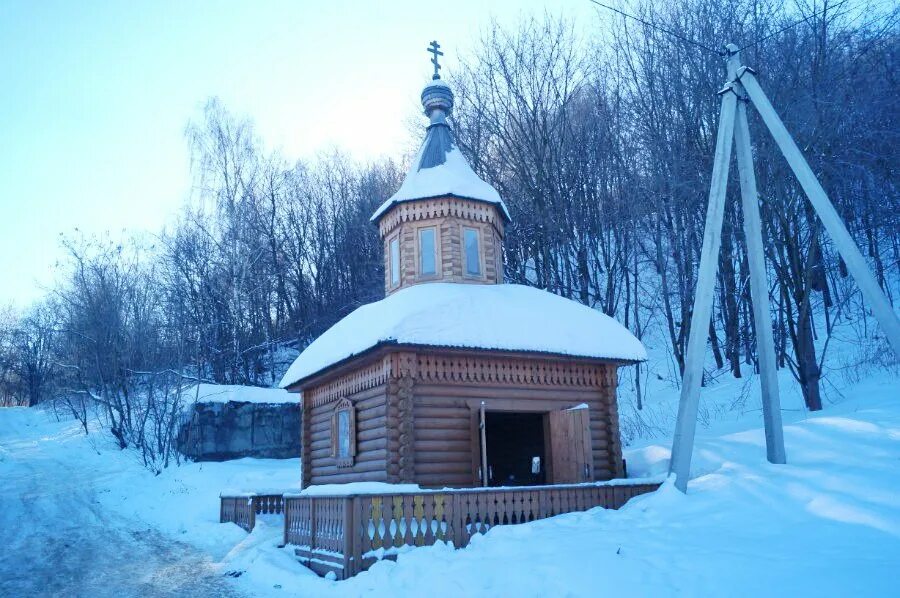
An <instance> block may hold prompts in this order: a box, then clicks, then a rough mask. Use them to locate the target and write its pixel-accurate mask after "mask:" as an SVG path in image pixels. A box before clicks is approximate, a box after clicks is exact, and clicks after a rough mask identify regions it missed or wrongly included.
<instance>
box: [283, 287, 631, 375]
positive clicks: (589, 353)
mask: <svg viewBox="0 0 900 598" xmlns="http://www.w3.org/2000/svg"><path fill="white" fill-rule="evenodd" d="M435 314H440V317H437V318H436V317H435ZM385 344H395V345H411V346H431V347H441V348H457V349H481V350H497V351H521V352H526V353H543V354H553V355H566V356H570V357H582V358H589V359H608V360H613V361H623V362H637V361H644V360H646V359H647V352H646V350H645V349H644V346H643V344H641V342H640V341H639V340H638V339H637V338H635V336H634V335H632V334H631V332H629V331H628V329H626V328H625V327H624V326H622V325H621V324H619V323H618V322H617V321H615V320H614V319H612V318H610V317H609V316H607V315H606V314H603V313H601V312H599V311H597V310H595V309H591V308H590V307H587V306H585V305H582V304H581V303H577V302H575V301H572V300H570V299H566V298H564V297H560V296H559V295H554V294H553V293H549V292H547V291H543V290H540V289H536V288H533V287H527V286H522V285H515V284H497V285H469V284H455V283H439V282H433V283H429V284H421V285H415V286H412V287H408V288H405V289H402V290H400V291H398V292H396V293H394V294H392V295H390V296H389V297H386V298H385V299H382V300H381V301H376V302H375V303H369V304H368V305H363V306H362V307H359V308H357V309H356V310H355V311H353V312H352V313H350V314H349V315H348V316H346V317H344V318H343V319H341V320H340V321H339V322H338V323H337V324H335V325H334V326H332V327H331V328H329V329H328V330H327V331H325V333H323V334H322V335H321V336H320V337H319V338H317V339H316V340H315V341H313V342H312V343H311V344H310V345H309V346H308V347H307V348H306V349H305V350H304V351H303V352H302V353H301V354H300V356H299V357H298V358H297V359H296V360H295V361H294V363H293V364H291V367H290V368H288V371H287V372H286V373H285V375H284V377H283V378H282V379H281V383H280V385H279V386H281V388H286V387H288V386H291V385H293V384H296V383H297V382H299V381H301V380H304V379H307V378H309V377H310V376H313V375H316V374H318V373H320V372H322V371H324V370H326V369H328V368H330V367H332V366H335V365H337V364H339V363H342V362H344V361H345V360H347V359H350V358H352V357H356V356H358V355H361V354H363V353H365V352H367V351H369V350H371V349H374V348H375V347H378V346H380V345H385Z"/></svg>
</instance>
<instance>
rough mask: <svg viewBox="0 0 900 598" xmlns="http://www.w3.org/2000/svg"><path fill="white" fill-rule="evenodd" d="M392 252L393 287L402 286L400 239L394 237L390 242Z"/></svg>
mask: <svg viewBox="0 0 900 598" xmlns="http://www.w3.org/2000/svg"><path fill="white" fill-rule="evenodd" d="M390 252H391V266H390V267H391V286H392V287H395V286H397V285H398V284H400V238H399V237H394V238H393V239H391V242H390Z"/></svg>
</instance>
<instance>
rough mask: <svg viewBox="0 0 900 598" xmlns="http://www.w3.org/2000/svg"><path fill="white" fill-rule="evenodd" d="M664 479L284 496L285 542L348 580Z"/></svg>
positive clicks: (615, 501) (318, 568)
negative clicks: (411, 555)
mask: <svg viewBox="0 0 900 598" xmlns="http://www.w3.org/2000/svg"><path fill="white" fill-rule="evenodd" d="M657 488H659V484H658V483H636V484H622V483H613V484H604V483H597V484H577V485H564V486H563V485H557V486H536V487H529V488H510V489H505V488H504V489H459V490H438V491H420V492H415V493H405V492H404V493H391V494H367V495H350V496H305V495H285V497H284V542H285V544H291V545H294V546H295V553H296V554H297V557H298V558H299V560H300V562H301V563H302V564H304V565H306V566H307V567H309V568H310V569H312V570H314V571H315V572H317V573H319V574H320V575H324V574H326V573H327V572H329V571H333V572H334V573H335V574H336V575H337V577H338V579H346V578H347V577H350V576H352V575H355V574H357V573H359V572H360V571H363V570H364V569H367V568H368V567H369V566H371V565H372V563H374V562H375V561H377V560H378V559H380V558H384V557H386V556H388V557H390V556H393V555H394V554H396V552H397V549H398V548H400V547H402V546H427V545H430V544H434V543H435V542H437V541H444V542H451V543H452V544H453V546H455V547H457V548H462V547H463V546H466V545H467V544H468V543H469V540H470V539H471V538H472V536H474V535H476V534H482V533H485V532H487V531H488V530H490V529H491V528H492V527H494V526H497V525H510V524H517V523H525V522H528V521H534V520H537V519H544V518H547V517H552V516H554V515H560V514H563V513H571V512H574V511H585V510H587V509H591V508H593V507H604V508H608V509H618V508H619V507H621V506H622V505H623V504H625V502H627V501H628V500H629V499H630V498H633V497H635V496H637V495H639V494H645V493H647V492H653V491H654V490H656V489H657Z"/></svg>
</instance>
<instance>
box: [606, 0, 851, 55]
mask: <svg viewBox="0 0 900 598" xmlns="http://www.w3.org/2000/svg"><path fill="white" fill-rule="evenodd" d="M848 1H849V0H842V1H841V2H838V3H837V4H834V5H832V6H824V7H823V8H821V9H819V10H817V11H814V12H811V13H810V14H808V15H806V16H805V17H803V18H802V19H799V20H797V21H794V22H793V23H791V24H790V25H787V26H785V27H782V28H781V29H779V30H777V31H773V32H772V33H770V34H768V35H765V36H763V37H761V38H759V39H756V40H754V41H752V42H750V43H749V44H745V45H744V46H741V48H740V50H739V51H741V50H746V49H747V48H750V47H752V46H755V45H757V44H760V43H762V42H764V41H766V40H768V39H771V38H773V37H775V36H778V35H781V34H782V33H784V32H785V31H788V30H790V29H793V28H794V27H796V26H797V25H802V24H803V23H806V22H807V21H809V20H810V19H812V18H813V17H817V16H820V15H823V14H825V12H827V11H828V10H837V9H838V8H840V7H841V6H843V5H844V4H846V3H847V2H848ZM590 2H592V3H594V4H596V5H597V6H600V7H602V8H605V9H607V10H611V11H613V12H615V13H618V14H620V15H622V16H623V17H625V18H628V19H632V20H634V21H637V22H638V23H641V24H643V25H646V26H647V27H650V28H651V29H656V30H658V31H662V32H663V33H665V34H667V35H671V36H672V37H674V38H677V39H679V40H681V41H683V42H685V43H687V44H691V45H692V46H697V47H698V48H702V49H704V50H706V51H708V52H713V53H714V54H718V55H720V56H724V55H725V50H724V49H722V50H716V49H715V48H712V47H710V46H707V45H706V44H703V43H700V42H698V41H697V40H693V39H690V38H687V37H684V36H683V35H680V34H678V33H676V32H674V31H672V30H671V29H666V28H665V27H660V26H659V25H657V24H656V23H653V22H651V21H647V20H645V19H642V18H641V17H636V16H635V15H632V14H629V13H627V12H625V11H624V10H620V9H618V8H616V7H614V6H610V5H608V4H604V3H602V2H599V1H598V0H590ZM849 11H850V9H849V8H848V9H847V10H845V11H844V12H843V13H840V14H841V15H843V14H846V13H848V12H849ZM838 16H840V15H838Z"/></svg>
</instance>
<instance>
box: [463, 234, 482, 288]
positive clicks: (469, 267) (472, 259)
mask: <svg viewBox="0 0 900 598" xmlns="http://www.w3.org/2000/svg"><path fill="white" fill-rule="evenodd" d="M463 247H464V249H465V256H466V274H467V275H469V276H481V252H480V251H479V250H478V230H477V229H474V228H464V229H463Z"/></svg>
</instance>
